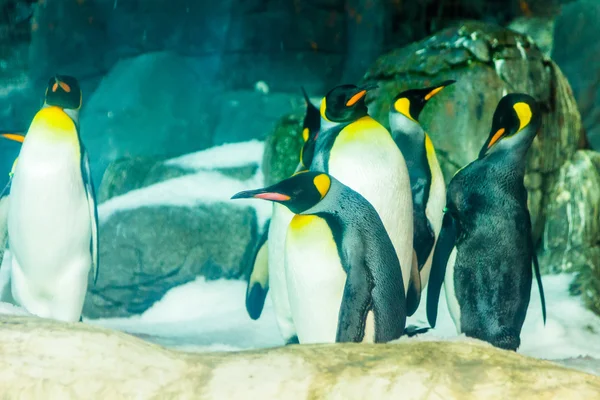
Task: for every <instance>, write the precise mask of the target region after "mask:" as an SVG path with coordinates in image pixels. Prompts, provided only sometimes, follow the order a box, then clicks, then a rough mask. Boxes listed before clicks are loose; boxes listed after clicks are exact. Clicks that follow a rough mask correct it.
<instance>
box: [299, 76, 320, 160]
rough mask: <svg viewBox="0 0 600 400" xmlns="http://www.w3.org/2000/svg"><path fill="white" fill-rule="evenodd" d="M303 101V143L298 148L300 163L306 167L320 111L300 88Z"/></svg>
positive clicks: (311, 157)
mask: <svg viewBox="0 0 600 400" xmlns="http://www.w3.org/2000/svg"><path fill="white" fill-rule="evenodd" d="M302 94H303V95H304V101H305V102H306V114H305V115H304V122H303V124H302V140H304V145H303V146H302V148H301V149H300V163H301V164H302V166H303V167H305V168H308V166H310V164H311V163H312V159H313V155H314V152H315V141H316V139H317V135H318V133H319V129H320V128H321V113H320V112H319V109H318V108H317V107H315V106H314V105H313V103H311V101H310V99H309V98H308V95H307V94H306V91H305V90H304V88H302Z"/></svg>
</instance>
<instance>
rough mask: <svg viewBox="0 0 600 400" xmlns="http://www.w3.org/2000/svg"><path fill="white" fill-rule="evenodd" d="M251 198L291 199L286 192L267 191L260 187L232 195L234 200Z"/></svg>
mask: <svg viewBox="0 0 600 400" xmlns="http://www.w3.org/2000/svg"><path fill="white" fill-rule="evenodd" d="M251 198H255V199H263V200H270V201H287V200H289V199H290V196H288V195H286V194H282V193H276V192H265V191H264V190H263V189H259V190H246V191H243V192H239V193H236V194H234V195H233V196H232V197H231V199H232V200H235V199H251Z"/></svg>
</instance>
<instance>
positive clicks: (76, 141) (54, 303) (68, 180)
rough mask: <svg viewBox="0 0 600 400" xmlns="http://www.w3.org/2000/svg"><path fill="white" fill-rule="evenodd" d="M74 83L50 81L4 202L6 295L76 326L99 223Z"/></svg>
mask: <svg viewBox="0 0 600 400" xmlns="http://www.w3.org/2000/svg"><path fill="white" fill-rule="evenodd" d="M80 107H81V90H80V88H79V84H78V82H77V80H76V79H75V78H73V77H70V76H60V75H57V76H55V77H53V78H51V79H50V81H49V83H48V88H47V89H46V96H45V102H44V106H43V107H42V109H41V110H40V111H38V113H37V114H36V115H35V117H34V118H33V121H32V123H31V125H30V127H29V130H28V131H27V134H26V135H25V139H24V141H23V145H22V147H21V151H20V153H19V157H18V163H17V164H16V166H15V169H14V175H13V177H12V183H11V190H10V196H9V213H8V243H9V248H10V253H11V290H12V295H13V298H14V299H15V301H16V302H17V303H18V304H19V305H21V306H22V307H24V308H25V309H26V310H27V311H29V312H30V313H32V314H35V315H38V316H40V317H43V318H50V319H56V320H61V321H79V320H81V310H82V307H83V301H84V298H85V293H86V290H87V284H88V273H89V271H90V269H92V270H93V273H94V282H95V280H96V278H97V274H98V228H97V227H98V216H97V209H96V201H95V197H94V190H93V185H92V181H91V175H90V167H89V160H88V156H87V153H86V151H85V148H84V147H83V145H82V143H81V139H80V136H79V127H78V124H79V120H78V114H79V109H80Z"/></svg>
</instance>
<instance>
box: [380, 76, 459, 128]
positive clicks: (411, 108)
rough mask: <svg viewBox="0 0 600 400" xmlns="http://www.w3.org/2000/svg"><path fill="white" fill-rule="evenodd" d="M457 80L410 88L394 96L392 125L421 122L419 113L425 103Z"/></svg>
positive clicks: (391, 116) (391, 112)
mask: <svg viewBox="0 0 600 400" xmlns="http://www.w3.org/2000/svg"><path fill="white" fill-rule="evenodd" d="M455 82H456V81H454V80H447V81H444V82H441V83H440V84H439V85H436V86H432V87H428V88H424V89H409V90H406V91H404V92H402V93H400V94H398V95H397V96H396V97H394V100H393V101H392V107H391V109H390V125H391V126H392V129H394V128H395V127H396V126H398V125H406V124H407V123H408V124H411V125H414V124H419V122H418V121H419V115H421V111H423V108H425V105H426V104H427V102H428V101H429V100H431V99H432V98H433V96H435V95H436V94H438V93H439V92H441V91H442V89H444V88H445V87H447V86H450V85H452V84H453V83H455Z"/></svg>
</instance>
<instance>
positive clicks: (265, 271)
mask: <svg viewBox="0 0 600 400" xmlns="http://www.w3.org/2000/svg"><path fill="white" fill-rule="evenodd" d="M270 223H271V220H270V219H269V220H268V221H267V223H266V224H265V227H264V231H263V234H262V235H261V236H260V238H259V240H258V243H257V246H256V251H255V253H254V257H253V261H252V271H250V277H249V279H248V287H247V289H246V311H247V312H248V315H249V316H250V318H252V319H253V320H257V319H258V318H259V317H260V315H261V314H262V310H263V308H264V306H265V299H266V297H267V293H268V292H269V263H268V261H269V260H268V248H267V246H268V241H267V239H268V237H269V225H270Z"/></svg>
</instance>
